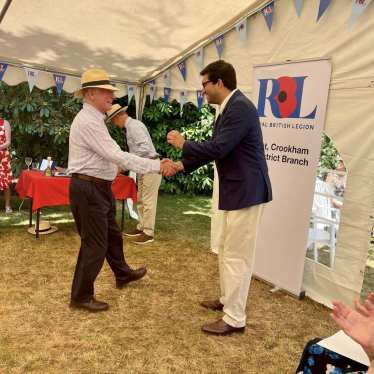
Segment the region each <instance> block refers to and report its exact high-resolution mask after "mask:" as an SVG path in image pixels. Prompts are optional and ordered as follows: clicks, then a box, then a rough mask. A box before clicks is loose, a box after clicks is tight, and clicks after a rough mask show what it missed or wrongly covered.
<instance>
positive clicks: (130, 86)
mask: <svg viewBox="0 0 374 374" xmlns="http://www.w3.org/2000/svg"><path fill="white" fill-rule="evenodd" d="M135 91H136V84H128V85H127V95H128V96H127V97H128V105H130V101H131V99H132V97H133V96H134V93H135Z"/></svg>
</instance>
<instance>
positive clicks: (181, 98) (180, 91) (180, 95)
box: [179, 90, 187, 110]
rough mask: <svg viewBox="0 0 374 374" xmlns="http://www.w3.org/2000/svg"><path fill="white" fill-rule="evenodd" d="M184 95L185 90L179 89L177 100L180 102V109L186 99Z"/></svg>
mask: <svg viewBox="0 0 374 374" xmlns="http://www.w3.org/2000/svg"><path fill="white" fill-rule="evenodd" d="M186 96H187V90H179V101H180V103H181V110H182V108H183V105H184V103H185V101H186Z"/></svg>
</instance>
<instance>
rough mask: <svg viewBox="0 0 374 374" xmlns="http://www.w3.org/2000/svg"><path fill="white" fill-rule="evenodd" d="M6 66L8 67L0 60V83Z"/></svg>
mask: <svg viewBox="0 0 374 374" xmlns="http://www.w3.org/2000/svg"><path fill="white" fill-rule="evenodd" d="M7 67H8V64H5V63H4V62H0V83H1V81H2V79H3V76H4V73H5V70H6V68H7Z"/></svg>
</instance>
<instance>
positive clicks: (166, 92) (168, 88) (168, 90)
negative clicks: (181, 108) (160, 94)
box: [164, 87, 171, 105]
mask: <svg viewBox="0 0 374 374" xmlns="http://www.w3.org/2000/svg"><path fill="white" fill-rule="evenodd" d="M170 91H171V90H170V87H164V99H165V105H166V104H167V103H168V101H169V96H170Z"/></svg>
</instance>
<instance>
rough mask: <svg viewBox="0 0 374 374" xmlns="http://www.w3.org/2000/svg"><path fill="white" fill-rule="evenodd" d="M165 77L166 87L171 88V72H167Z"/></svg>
mask: <svg viewBox="0 0 374 374" xmlns="http://www.w3.org/2000/svg"><path fill="white" fill-rule="evenodd" d="M163 77H164V82H165V87H169V86H170V74H169V70H166V71H165V72H164V74H163Z"/></svg>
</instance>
